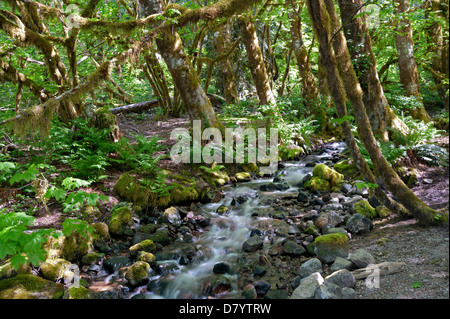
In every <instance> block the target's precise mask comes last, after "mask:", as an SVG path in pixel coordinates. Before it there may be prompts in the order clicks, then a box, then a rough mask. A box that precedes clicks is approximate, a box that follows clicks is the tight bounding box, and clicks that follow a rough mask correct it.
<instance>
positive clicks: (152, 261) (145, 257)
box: [136, 251, 157, 267]
mask: <svg viewBox="0 0 450 319" xmlns="http://www.w3.org/2000/svg"><path fill="white" fill-rule="evenodd" d="M136 260H137V261H144V262H146V263H147V264H149V265H150V267H155V266H156V264H157V261H156V256H155V255H153V254H152V253H149V252H146V251H140V252H138V254H137V258H136Z"/></svg>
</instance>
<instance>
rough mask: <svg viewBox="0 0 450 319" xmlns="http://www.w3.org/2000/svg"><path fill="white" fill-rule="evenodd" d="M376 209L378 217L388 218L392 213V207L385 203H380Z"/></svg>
mask: <svg viewBox="0 0 450 319" xmlns="http://www.w3.org/2000/svg"><path fill="white" fill-rule="evenodd" d="M375 210H376V212H377V217H379V218H386V217H388V216H390V215H391V214H392V212H391V211H390V209H389V208H387V207H386V206H384V205H379V206H377V207H375Z"/></svg>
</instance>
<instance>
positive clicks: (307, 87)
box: [289, 4, 329, 130]
mask: <svg viewBox="0 0 450 319" xmlns="http://www.w3.org/2000/svg"><path fill="white" fill-rule="evenodd" d="M292 5H293V4H292ZM301 6H303V4H301ZM301 8H302V7H300V10H296V9H295V7H293V8H292V12H291V13H290V14H289V18H290V20H291V30H290V31H291V39H292V46H293V50H294V55H295V58H296V60H297V65H298V70H299V73H300V77H301V83H302V97H303V99H304V100H305V103H306V105H307V106H308V108H309V110H310V112H311V113H312V114H314V115H315V116H316V118H317V120H318V121H319V123H320V124H321V127H322V129H323V130H326V129H327V128H328V127H329V121H328V118H327V115H326V113H325V109H324V108H322V107H320V95H319V87H318V86H317V83H316V79H315V78H314V75H313V74H312V72H311V63H310V61H309V56H308V50H307V49H306V46H305V44H304V42H303V35H302V21H301V16H300V12H301Z"/></svg>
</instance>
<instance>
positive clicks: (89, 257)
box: [81, 252, 102, 265]
mask: <svg viewBox="0 0 450 319" xmlns="http://www.w3.org/2000/svg"><path fill="white" fill-rule="evenodd" d="M101 258H102V256H101V255H100V254H99V253H96V252H91V253H87V254H86V255H84V256H83V257H82V258H81V263H82V264H83V265H92V264H95V263H96V262H98V261H99V260H100V259H101Z"/></svg>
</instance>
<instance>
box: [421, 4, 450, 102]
mask: <svg viewBox="0 0 450 319" xmlns="http://www.w3.org/2000/svg"><path fill="white" fill-rule="evenodd" d="M427 4H428V8H427V11H426V16H425V17H426V19H427V20H428V21H431V25H430V26H429V27H428V29H427V33H428V45H429V46H430V51H431V52H432V53H433V57H432V60H431V70H430V71H431V75H432V77H433V80H434V83H435V84H436V90H437V92H438V94H439V97H440V99H441V101H442V103H443V104H444V107H445V109H446V110H448V107H449V84H448V78H449V61H448V59H449V54H448V51H449V36H448V32H447V34H444V32H443V26H444V27H445V29H446V30H448V23H449V20H448V19H449V17H448V12H449V11H448V0H446V1H445V0H429V1H428V2H427ZM446 79H447V82H446V81H445V80H446Z"/></svg>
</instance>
